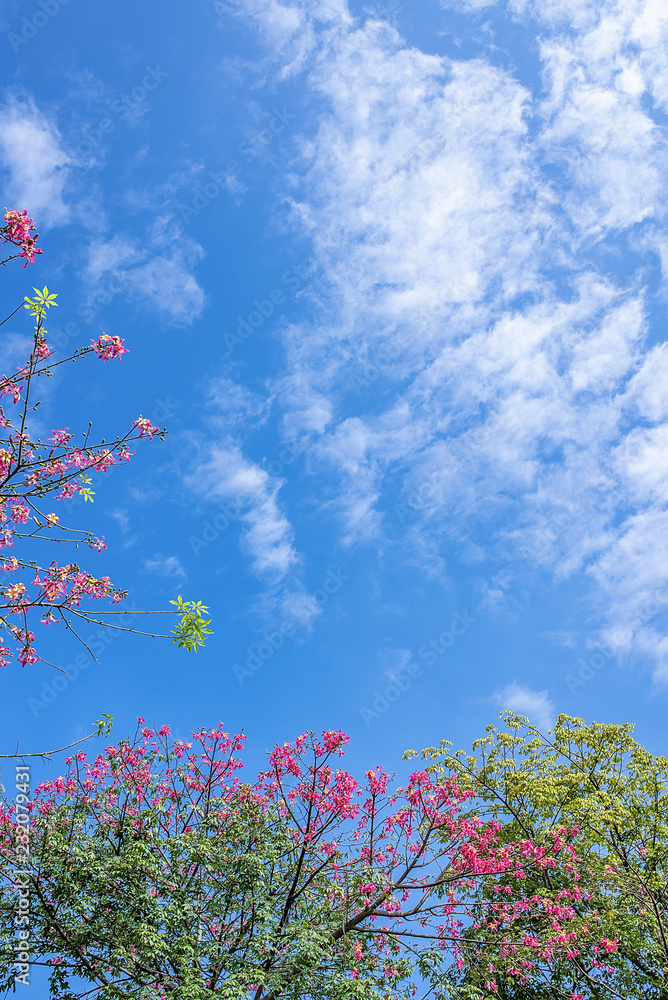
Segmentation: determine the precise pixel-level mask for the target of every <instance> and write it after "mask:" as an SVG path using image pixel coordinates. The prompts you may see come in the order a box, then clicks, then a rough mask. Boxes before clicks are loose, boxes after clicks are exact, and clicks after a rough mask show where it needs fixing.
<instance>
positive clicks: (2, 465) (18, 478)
mask: <svg viewBox="0 0 668 1000" xmlns="http://www.w3.org/2000/svg"><path fill="white" fill-rule="evenodd" d="M5 221H6V225H5V227H4V228H3V229H0V239H2V240H3V241H4V242H6V243H12V244H14V245H15V246H17V247H19V248H20V249H21V252H20V253H19V254H15V255H14V256H13V257H9V258H7V261H8V260H12V259H14V257H25V258H26V264H27V263H28V262H32V261H34V260H35V255H36V254H38V253H41V250H39V249H37V248H36V247H35V240H36V239H37V234H35V235H31V233H32V232H33V230H34V226H33V225H32V220H31V219H29V218H28V216H27V212H25V211H24V212H23V213H19V212H16V211H11V212H7V213H6V215H5ZM7 261H4V262H3V263H7ZM24 266H25V265H24ZM34 293H35V294H34V296H33V297H29V296H26V297H25V299H24V302H23V303H22V305H23V306H24V308H25V309H26V310H28V311H29V312H30V314H31V315H32V317H33V319H34V322H35V326H34V331H33V346H32V350H31V353H30V356H29V358H28V359H27V361H26V362H25V364H23V365H21V366H19V367H18V368H17V370H16V371H15V372H14V373H10V374H3V375H2V376H1V377H0V401H3V403H4V405H0V428H1V429H2V432H4V433H2V436H0V552H1V554H0V572H1V573H3V574H8V575H9V581H11V582H7V583H2V584H0V633H4V639H3V638H2V637H0V667H5V666H7V665H8V663H9V661H10V660H11V659H12V658H13V657H14V656H16V659H17V660H18V662H19V663H20V664H21V666H22V667H25V666H27V665H28V664H32V663H35V662H37V660H40V659H41V660H43V661H44V662H46V663H49V665H50V666H53V667H56V669H61V668H60V667H57V665H56V664H54V663H50V661H49V660H46V659H45V658H44V657H43V656H41V655H40V654H38V652H37V651H36V648H35V630H34V626H33V624H32V622H33V620H36V619H37V618H38V619H39V621H40V622H41V624H42V625H44V626H51V625H55V624H57V623H62V625H63V626H64V628H65V629H66V630H67V631H68V633H70V634H71V635H72V636H73V637H74V638H76V639H77V640H78V641H79V642H82V643H83V639H82V638H81V636H80V634H79V627H80V625H81V624H83V623H84V622H91V623H94V624H97V625H104V626H105V627H107V628H110V629H115V630H120V631H129V632H135V633H140V634H144V635H150V636H152V637H154V638H171V639H172V641H174V642H177V643H178V644H179V645H180V646H184V647H185V648H187V649H189V650H195V651H196V650H197V649H198V648H199V647H200V646H201V645H203V642H204V640H205V637H206V636H207V635H209V634H211V631H210V629H208V628H207V626H208V625H209V623H210V622H209V619H207V618H205V615H206V611H207V609H206V607H204V606H203V605H202V604H201V603H199V602H184V601H183V600H182V599H181V598H179V599H178V601H173V602H171V603H172V604H174V605H175V606H176V607H175V610H166V611H164V612H153V613H159V614H169V615H179V623H178V625H177V627H176V629H174V630H173V631H172V632H171V633H169V634H163V633H158V632H154V631H146V632H140V630H139V629H136V628H130V627H128V626H125V625H124V624H123V617H124V615H125V612H124V611H123V610H120V611H117V610H106V611H98V612H96V614H95V615H93V613H92V612H91V611H90V609H89V607H88V605H89V602H90V601H101V600H106V601H109V603H110V604H111V605H112V606H115V605H120V604H122V602H123V600H124V599H125V597H126V596H127V591H126V590H122V589H119V588H118V587H115V586H114V585H113V584H112V582H111V580H110V579H109V577H107V576H97V575H95V574H94V573H91V572H90V571H88V570H86V569H84V568H82V567H81V566H80V565H79V563H78V562H66V563H59V562H57V561H55V560H53V559H50V558H47V559H46V560H36V559H34V558H28V557H27V556H26V555H25V552H26V546H27V545H30V546H31V547H32V545H33V543H34V542H35V541H38V542H40V543H41V542H46V543H58V544H59V545H63V544H73V545H74V546H75V547H77V548H78V547H79V546H86V547H88V548H89V549H91V550H94V551H97V552H100V551H102V549H104V548H106V543H105V540H104V537H101V538H100V537H98V536H97V535H95V534H94V533H93V532H91V531H88V530H85V529H78V528H75V527H71V526H69V525H66V524H64V523H62V521H61V518H60V516H59V515H58V514H57V513H56V509H57V507H56V509H54V507H55V506H56V504H57V503H58V502H60V501H63V500H69V499H72V498H74V497H79V498H80V499H82V500H83V501H84V503H86V502H90V503H93V502H94V491H93V490H92V489H91V487H90V483H91V478H90V475H89V473H90V472H91V471H94V472H106V471H107V470H109V469H110V468H112V467H113V466H115V465H120V464H125V463H127V462H129V461H130V458H131V456H132V454H133V452H132V451H131V450H130V449H131V445H132V444H133V443H134V442H136V441H138V440H141V439H142V438H147V439H148V440H149V441H152V440H153V439H154V437H157V438H159V439H161V440H163V439H164V436H165V434H166V429H165V428H162V429H160V428H159V427H157V426H155V425H154V424H153V423H152V422H151V421H150V420H148V419H147V418H145V417H143V416H141V415H140V416H139V417H137V419H136V420H134V421H133V423H132V425H131V427H130V428H128V430H126V431H125V433H123V434H121V435H118V436H117V437H115V438H113V439H112V440H110V441H107V440H105V439H104V438H102V439H101V440H92V439H91V435H92V428H91V426H90V425H89V427H88V429H87V431H86V432H85V433H84V434H83V435H82V438H81V440H80V442H79V443H78V444H77V443H75V436H74V435H73V434H72V433H71V432H70V431H69V429H68V428H67V427H65V428H60V429H56V430H53V431H52V434H51V436H50V437H49V438H48V439H47V440H46V441H42V440H41V439H39V438H38V437H35V436H34V435H33V434H32V432H31V429H30V423H31V418H32V414H34V412H35V410H36V409H37V407H38V406H39V401H35V394H36V385H37V383H38V380H39V379H41V378H45V377H49V376H50V375H51V374H52V373H53V371H54V369H55V368H57V367H58V366H60V365H64V364H69V363H74V362H77V361H79V360H81V359H83V358H84V357H86V356H88V355H90V356H96V357H97V358H99V359H101V360H102V361H104V362H107V361H111V360H113V359H117V360H118V361H121V360H122V358H123V355H124V354H127V353H128V349H127V348H126V347H125V345H124V342H123V340H122V339H121V338H120V337H118V336H116V335H109V334H106V333H102V334H101V335H100V336H99V337H98V338H97V339H96V340H93V341H91V343H90V344H89V345H88V346H85V347H82V348H79V349H78V350H76V351H75V352H74V353H73V354H70V355H69V356H67V357H64V358H57V357H56V352H55V351H54V350H53V349H52V348H51V347H50V346H49V343H48V341H47V335H48V331H47V329H46V326H45V321H46V318H47V315H48V312H49V310H50V309H52V308H54V307H57V305H58V303H57V301H56V299H57V295H56V294H55V293H52V292H49V289H48V288H46V287H44V288H43V289H41V290H40V289H38V288H35V289H34ZM18 308H20V307H18ZM18 308H17V309H15V310H14V311H13V313H11V314H10V316H9V317H7V320H8V319H9V318H11V316H13V315H15V314H16V313H17V312H18ZM7 320H4V321H3V322H7ZM0 325H2V324H0ZM8 406H10V407H11V408H12V409H11V410H9V409H8ZM48 497H53V500H54V501H55V504H54V505H51V504H50V505H49V507H46V506H45V501H46V499H47V498H48ZM9 550H14V551H11V553H10V551H9ZM15 550H18V553H17V554H15ZM144 613H145V614H148V613H149V612H144ZM110 616H114V617H113V618H111V617H110ZM84 645H85V643H84Z"/></svg>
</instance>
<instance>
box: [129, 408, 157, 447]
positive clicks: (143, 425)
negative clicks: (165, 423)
mask: <svg viewBox="0 0 668 1000" xmlns="http://www.w3.org/2000/svg"><path fill="white" fill-rule="evenodd" d="M132 426H133V427H138V428H139V437H140V438H143V437H145V435H146V434H148V437H149V440H150V441H152V440H153V435H154V434H157V433H158V431H159V430H160V428H159V427H155V426H154V425H153V424H152V423H151V421H150V420H148V419H147V418H146V417H142V415H141V414H140V415H139V418H138V419H137V420H133V421H132Z"/></svg>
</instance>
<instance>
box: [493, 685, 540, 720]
mask: <svg viewBox="0 0 668 1000" xmlns="http://www.w3.org/2000/svg"><path fill="white" fill-rule="evenodd" d="M492 699H493V701H495V702H496V704H497V705H498V706H499V707H500V708H502V709H504V711H505V710H507V711H509V712H516V713H517V714H518V715H526V716H527V717H528V719H529V722H531V723H532V725H534V726H536V728H537V729H539V730H540V731H541V732H543V733H547V731H548V729H551V728H552V726H553V725H554V718H555V714H554V705H553V704H552V702H551V701H550V697H549V693H548V692H547V691H532V690H531V688H529V687H526V685H524V684H518V683H517V682H516V681H513V682H512V684H507V685H506V686H505V687H504V688H503V689H502V690H501V691H496V692H495V693H494V694H493V695H492Z"/></svg>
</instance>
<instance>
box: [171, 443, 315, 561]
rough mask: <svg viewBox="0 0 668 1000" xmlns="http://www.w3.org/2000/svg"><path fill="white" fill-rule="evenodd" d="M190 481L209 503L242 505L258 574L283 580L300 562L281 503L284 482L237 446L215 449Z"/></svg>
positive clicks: (248, 548)
mask: <svg viewBox="0 0 668 1000" xmlns="http://www.w3.org/2000/svg"><path fill="white" fill-rule="evenodd" d="M188 482H189V485H190V486H192V487H193V488H194V489H196V490H197V491H198V492H199V493H200V494H202V495H203V496H205V497H206V498H207V499H208V500H214V501H215V500H222V501H225V500H227V501H230V500H234V501H236V502H238V503H240V504H241V505H242V507H243V508H244V513H243V514H242V515H241V517H240V521H241V523H242V524H243V526H244V542H245V546H246V549H247V551H248V553H249V555H250V557H251V561H252V565H253V568H254V569H255V571H256V572H258V573H261V574H266V575H268V576H269V577H270V578H273V579H280V578H281V577H284V576H285V575H286V574H287V573H288V572H289V571H290V570H291V568H292V567H293V566H294V565H296V564H297V563H298V561H299V559H298V556H297V553H296V551H295V549H294V546H293V530H292V526H291V524H290V522H289V521H288V519H287V517H286V516H285V514H284V513H283V511H282V510H281V508H280V505H279V503H278V492H279V490H280V488H281V485H282V483H283V480H281V479H277V478H275V477H273V476H270V475H269V473H268V472H266V471H265V470H264V469H262V468H260V466H259V465H256V464H254V463H253V462H250V461H249V460H248V459H246V458H245V457H244V455H243V454H242V452H241V449H240V448H239V446H238V445H236V444H234V443H229V444H226V445H216V446H213V447H212V448H211V449H210V451H209V453H208V455H207V456H206V458H205V459H203V460H201V461H198V465H197V472H196V473H195V474H193V475H191V476H190V477H189V480H188Z"/></svg>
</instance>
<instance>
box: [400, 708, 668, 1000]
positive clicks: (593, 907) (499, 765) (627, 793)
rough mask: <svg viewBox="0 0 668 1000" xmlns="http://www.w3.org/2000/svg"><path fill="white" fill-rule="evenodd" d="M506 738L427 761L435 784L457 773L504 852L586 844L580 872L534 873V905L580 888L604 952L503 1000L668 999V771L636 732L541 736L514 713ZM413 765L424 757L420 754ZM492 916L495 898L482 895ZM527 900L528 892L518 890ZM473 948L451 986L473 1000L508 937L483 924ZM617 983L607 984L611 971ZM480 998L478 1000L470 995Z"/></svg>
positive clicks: (506, 985)
mask: <svg viewBox="0 0 668 1000" xmlns="http://www.w3.org/2000/svg"><path fill="white" fill-rule="evenodd" d="M504 716H505V728H496V727H494V726H489V727H488V728H487V735H486V736H485V737H483V738H482V739H479V740H477V741H476V742H475V743H474V745H473V753H472V754H469V755H467V754H465V753H463V752H458V753H456V754H452V752H451V750H450V744H449V743H447V742H444V743H443V744H441V746H440V747H436V748H431V749H428V750H425V751H423V756H424V758H425V759H428V760H430V761H432V763H431V765H430V767H429V769H430V770H433V771H434V773H435V774H438V773H445V772H446V771H447V773H451V772H452V771H453V770H455V769H456V771H457V773H458V775H459V781H460V783H461V784H462V786H463V787H467V788H469V789H470V790H471V791H473V792H474V794H475V799H474V800H472V801H474V802H475V808H476V811H477V814H478V815H482V816H484V817H485V818H487V819H494V820H497V821H499V822H501V823H502V824H503V829H502V834H501V837H502V840H504V841H506V842H508V843H512V842H514V841H515V840H516V839H517V837H518V836H525V837H529V838H531V839H532V840H534V841H536V842H542V841H544V840H545V838H546V837H548V836H549V835H550V834H551V833H553V832H554V831H555V830H558V829H563V828H564V827H567V828H570V829H572V828H573V827H575V828H576V829H577V830H578V832H577V835H576V836H575V838H574V840H573V846H574V849H575V851H576V853H577V855H578V857H579V858H580V859H581V860H580V863H579V866H578V868H577V869H573V871H572V872H569V871H568V870H567V869H566V868H563V867H562V868H561V869H560V871H559V872H558V873H557V872H554V871H553V870H552V869H546V870H544V871H542V872H539V871H537V870H536V869H535V868H534V869H532V871H531V872H527V878H526V880H525V881H524V882H523V883H522V895H523V896H524V898H525V899H527V900H529V899H531V898H533V897H535V896H537V895H543V896H545V895H547V896H549V897H550V898H556V897H557V896H558V895H559V893H560V892H568V891H570V890H572V888H573V885H574V883H575V880H576V879H577V878H579V879H581V880H583V882H584V886H585V888H586V890H587V891H586V892H585V893H583V895H582V896H581V898H580V899H579V900H578V901H577V902H575V903H574V904H573V905H574V909H575V912H576V916H577V921H578V923H579V924H580V925H581V926H587V927H588V928H589V930H590V933H591V935H592V938H593V939H594V940H596V939H598V942H599V944H598V946H597V945H594V950H592V951H591V952H589V953H587V952H586V950H584V949H582V950H581V949H580V948H579V946H578V945H574V946H573V949H572V950H573V951H574V952H576V954H574V955H573V957H572V958H571V959H568V960H562V959H559V960H557V961H556V962H554V963H553V964H552V965H551V967H550V968H549V970H543V973H542V974H541V973H540V969H539V968H538V967H537V968H535V969H534V970H532V972H531V973H530V974H529V975H528V977H527V978H526V981H524V982H522V981H521V979H520V977H517V976H515V977H513V976H509V975H505V976H499V977H497V987H498V988H497V991H496V996H498V997H502V998H508V1000H519V998H526V1000H541V998H545V1000H562V998H564V997H567V996H572V995H574V994H575V995H576V996H579V997H583V998H586V1000H590V998H591V1000H600V998H608V997H619V998H621V1000H630V998H637V1000H641V998H642V1000H666V998H668V760H667V759H666V758H665V757H663V756H655V755H653V754H651V753H650V752H649V751H647V750H645V749H644V748H643V747H641V746H640V745H639V744H638V743H637V742H636V741H635V739H634V738H633V728H634V727H633V726H632V725H630V724H625V725H604V724H600V723H592V724H591V725H587V724H586V723H585V722H584V721H583V720H582V719H577V718H572V717H570V716H568V715H561V716H559V719H558V722H557V724H556V725H555V728H554V730H552V731H550V733H549V734H548V735H543V734H541V733H540V732H539V731H538V730H537V729H536V728H535V727H534V726H532V725H530V724H529V722H528V720H527V719H526V718H525V717H524V716H521V715H515V714H513V713H509V712H508V713H504ZM410 755H411V756H413V755H414V752H413V751H411V752H410ZM480 891H481V897H480V905H481V906H484V905H486V904H487V903H488V902H489V901H490V899H491V897H492V894H493V892H494V886H493V885H492V884H491V883H490V881H489V880H487V881H483V882H481V884H480ZM514 891H515V892H516V890H514ZM534 924H535V922H534V918H533V915H532V913H531V912H530V911H527V912H526V913H524V914H523V913H522V911H521V909H520V910H519V911H517V913H516V914H515V916H514V919H513V928H514V931H515V933H517V931H518V930H522V931H523V932H524V933H526V934H528V935H530V934H532V933H533V931H534ZM467 936H468V937H469V938H470V939H471V940H476V941H478V942H479V944H480V945H481V946H480V948H478V949H477V950H475V949H469V950H468V951H467V952H466V959H467V961H466V963H465V965H464V967H463V968H462V969H461V970H454V969H451V970H450V972H449V979H450V981H451V982H452V984H453V985H456V986H457V988H458V989H459V991H460V992H459V994H456V995H459V996H461V997H468V996H469V995H471V996H473V995H475V990H476V989H478V988H479V987H480V984H481V983H482V982H484V980H485V979H486V978H488V977H489V972H488V966H489V965H490V963H491V964H493V962H494V957H495V948H496V947H497V936H496V934H495V933H494V932H492V930H491V929H490V927H489V926H488V924H487V923H486V922H485V921H484V920H483V921H482V922H481V924H480V926H478V927H477V928H469V930H468V931H467ZM602 969H603V970H604V972H605V974H604V975H603V974H601V970H602ZM469 990H473V991H474V992H473V993H469V992H467V991H469Z"/></svg>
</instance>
